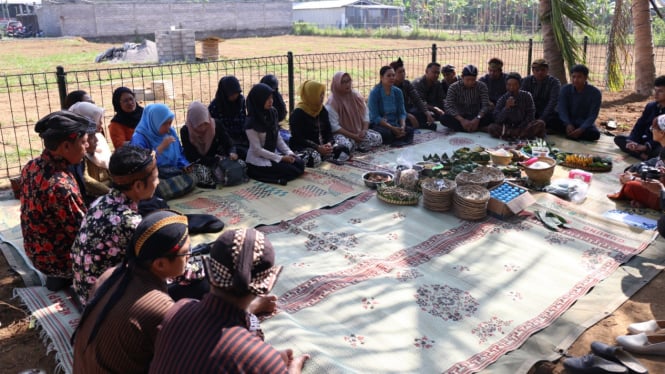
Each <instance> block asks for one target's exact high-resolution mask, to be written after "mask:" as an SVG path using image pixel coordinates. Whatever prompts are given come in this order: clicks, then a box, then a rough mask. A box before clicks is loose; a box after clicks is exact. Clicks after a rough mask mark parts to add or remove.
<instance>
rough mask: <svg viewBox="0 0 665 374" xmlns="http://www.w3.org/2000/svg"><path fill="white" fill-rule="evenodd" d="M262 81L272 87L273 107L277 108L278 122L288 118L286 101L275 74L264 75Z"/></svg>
mask: <svg viewBox="0 0 665 374" xmlns="http://www.w3.org/2000/svg"><path fill="white" fill-rule="evenodd" d="M260 83H265V84H267V85H268V86H270V87H271V88H272V107H273V108H275V110H277V122H282V121H284V119H285V118H286V103H285V102H284V98H283V97H282V94H281V93H280V92H279V81H278V80H277V77H276V76H274V75H273V74H268V75H264V76H263V78H261V82H260Z"/></svg>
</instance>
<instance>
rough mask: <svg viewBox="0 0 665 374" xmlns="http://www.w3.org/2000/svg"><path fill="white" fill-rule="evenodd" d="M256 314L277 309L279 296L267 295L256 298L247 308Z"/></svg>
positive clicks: (272, 311)
mask: <svg viewBox="0 0 665 374" xmlns="http://www.w3.org/2000/svg"><path fill="white" fill-rule="evenodd" d="M247 309H248V312H250V313H252V314H254V315H257V316H258V315H260V314H272V313H274V312H275V311H276V310H277V296H275V295H266V296H259V297H257V298H255V299H254V300H253V301H252V302H251V303H250V304H249V307H248V308H247Z"/></svg>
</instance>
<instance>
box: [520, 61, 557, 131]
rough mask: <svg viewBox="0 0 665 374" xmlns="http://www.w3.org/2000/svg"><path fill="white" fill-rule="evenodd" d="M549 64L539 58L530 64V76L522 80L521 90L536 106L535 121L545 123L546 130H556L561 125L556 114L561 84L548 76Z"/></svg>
mask: <svg viewBox="0 0 665 374" xmlns="http://www.w3.org/2000/svg"><path fill="white" fill-rule="evenodd" d="M549 72H550V69H549V64H548V63H547V61H545V59H542V58H539V59H537V60H535V61H533V63H532V64H531V75H529V76H527V77H525V78H524V79H522V86H521V89H522V90H524V91H527V92H529V93H531V96H532V97H533V101H534V103H535V104H536V119H539V120H542V121H545V124H546V126H547V128H548V129H552V130H554V129H558V128H559V126H560V123H561V120H560V119H559V114H558V113H557V112H556V104H557V102H558V101H559V90H560V89H561V82H559V80H558V79H557V78H555V77H553V76H551V75H550V74H549Z"/></svg>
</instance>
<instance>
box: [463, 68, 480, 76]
mask: <svg viewBox="0 0 665 374" xmlns="http://www.w3.org/2000/svg"><path fill="white" fill-rule="evenodd" d="M462 76H463V77H466V76H473V77H477V76H478V68H477V67H475V65H466V66H465V67H464V69H462Z"/></svg>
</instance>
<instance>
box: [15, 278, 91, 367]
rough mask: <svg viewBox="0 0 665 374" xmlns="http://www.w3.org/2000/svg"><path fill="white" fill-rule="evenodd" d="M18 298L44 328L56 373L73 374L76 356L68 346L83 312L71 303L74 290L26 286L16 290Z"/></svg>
mask: <svg viewBox="0 0 665 374" xmlns="http://www.w3.org/2000/svg"><path fill="white" fill-rule="evenodd" d="M14 295H15V297H16V296H18V297H20V298H21V301H22V302H23V303H24V304H25V306H26V308H28V310H30V313H31V315H32V317H33V318H34V319H35V321H36V323H37V326H38V327H39V328H41V337H42V340H43V341H44V343H45V344H46V352H47V354H48V353H50V352H52V351H55V358H56V361H57V367H56V371H57V372H60V371H61V372H62V373H64V374H69V373H71V372H72V368H73V364H74V356H73V350H72V346H71V344H70V343H69V339H70V338H71V336H72V334H73V333H74V330H75V329H76V326H77V325H78V322H79V319H80V317H81V313H80V312H79V311H78V309H77V306H76V305H75V304H74V303H73V302H72V298H73V297H75V296H74V294H73V291H72V292H70V293H68V292H65V291H58V292H51V291H49V290H48V289H46V287H41V286H37V287H27V288H16V289H14Z"/></svg>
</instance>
